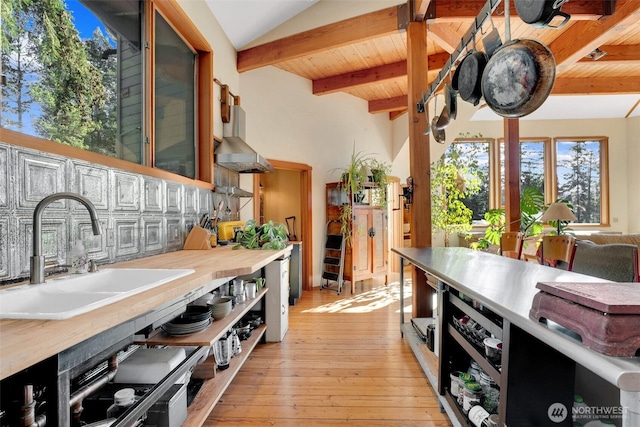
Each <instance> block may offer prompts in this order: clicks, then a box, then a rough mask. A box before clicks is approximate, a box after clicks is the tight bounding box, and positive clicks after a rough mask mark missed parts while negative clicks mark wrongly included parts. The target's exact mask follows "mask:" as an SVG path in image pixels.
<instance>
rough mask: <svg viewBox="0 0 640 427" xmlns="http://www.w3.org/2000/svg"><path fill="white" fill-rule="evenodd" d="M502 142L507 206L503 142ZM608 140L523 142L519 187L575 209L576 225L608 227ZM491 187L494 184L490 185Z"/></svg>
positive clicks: (566, 139)
mask: <svg viewBox="0 0 640 427" xmlns="http://www.w3.org/2000/svg"><path fill="white" fill-rule="evenodd" d="M499 142H500V164H501V173H500V175H501V180H500V183H499V185H500V186H501V188H500V191H501V194H502V201H503V202H502V203H503V204H504V141H502V140H499ZM607 147H608V141H607V138H604V137H598V138H564V137H562V138H555V139H554V140H552V139H551V138H521V140H520V186H521V189H523V188H527V187H534V188H536V189H538V190H540V192H541V193H542V194H544V196H545V202H546V203H552V202H554V201H556V200H558V199H561V200H566V201H568V202H569V203H570V204H572V205H573V208H574V213H575V215H576V217H577V218H578V219H577V221H575V224H590V225H593V224H597V225H603V224H609V212H608V191H607V189H608V148H607ZM490 185H491V186H493V185H494V184H493V183H491V184H490Z"/></svg>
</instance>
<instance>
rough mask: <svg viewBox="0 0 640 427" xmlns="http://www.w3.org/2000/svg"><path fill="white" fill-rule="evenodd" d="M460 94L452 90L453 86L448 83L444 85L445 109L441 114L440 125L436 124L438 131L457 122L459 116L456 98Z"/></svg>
mask: <svg viewBox="0 0 640 427" xmlns="http://www.w3.org/2000/svg"><path fill="white" fill-rule="evenodd" d="M457 96H458V94H457V93H456V91H454V90H453V89H452V88H451V85H450V84H448V83H446V84H445V85H444V104H445V105H444V108H443V109H442V112H441V113H440V118H439V119H438V123H436V129H438V130H440V129H444V128H446V127H447V126H448V125H449V122H451V120H455V119H456V116H457V114H458V108H457V105H456V97H457Z"/></svg>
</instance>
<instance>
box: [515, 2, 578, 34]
mask: <svg viewBox="0 0 640 427" xmlns="http://www.w3.org/2000/svg"><path fill="white" fill-rule="evenodd" d="M566 2H567V0H515V6H516V12H518V16H520V19H522V20H523V21H524V22H526V23H527V24H529V25H533V26H534V27H536V28H554V29H560V28H562V27H564V26H565V25H566V24H567V22H569V19H571V15H569V14H567V13H564V12H562V11H561V10H560V8H561V7H562V5H563V4H565V3H566ZM556 16H560V17H562V18H563V19H562V21H561V22H560V23H559V24H556V25H552V24H551V21H553V19H554V18H555V17H556Z"/></svg>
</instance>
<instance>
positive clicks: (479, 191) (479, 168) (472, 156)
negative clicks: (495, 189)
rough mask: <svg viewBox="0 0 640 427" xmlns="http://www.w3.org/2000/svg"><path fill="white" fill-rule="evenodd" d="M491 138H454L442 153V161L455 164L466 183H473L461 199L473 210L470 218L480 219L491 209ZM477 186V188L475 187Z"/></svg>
mask: <svg viewBox="0 0 640 427" xmlns="http://www.w3.org/2000/svg"><path fill="white" fill-rule="evenodd" d="M492 144H493V140H491V139H477V138H461V139H456V140H455V141H454V142H453V143H452V144H451V145H449V147H447V149H446V151H445V154H444V162H445V163H446V164H453V165H455V166H456V168H457V170H458V171H459V173H461V174H462V175H464V179H465V181H466V183H467V185H470V184H471V185H474V189H473V190H472V191H471V192H470V194H468V195H467V196H466V197H464V198H463V199H461V201H462V202H463V203H464V204H465V206H466V207H468V208H469V209H471V210H472V211H473V216H472V220H473V221H481V220H483V219H484V214H485V213H486V212H487V211H488V210H489V209H492V208H493V206H491V205H490V193H491V187H490V184H491V181H490V176H491V170H492V168H493V162H492V161H490V148H491V145H492ZM475 187H477V188H475Z"/></svg>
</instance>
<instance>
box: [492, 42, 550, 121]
mask: <svg viewBox="0 0 640 427" xmlns="http://www.w3.org/2000/svg"><path fill="white" fill-rule="evenodd" d="M555 78H556V61H555V59H554V57H553V54H552V53H551V51H550V50H549V48H547V47H546V46H545V45H543V44H542V43H540V42H539V41H537V40H533V39H520V40H512V41H510V42H508V43H505V44H504V45H503V46H502V47H501V48H500V49H498V50H497V51H496V52H495V53H494V54H493V56H492V57H491V59H490V60H489V62H488V63H487V66H486V67H485V69H484V73H483V74H482V95H483V96H484V100H485V101H486V102H487V105H488V106H489V108H491V109H492V110H493V111H494V112H495V113H497V114H498V115H500V116H502V117H510V118H515V117H522V116H526V115H527V114H530V113H532V112H534V111H535V110H537V109H538V107H540V106H541V105H542V103H544V101H545V100H546V99H547V97H548V96H549V93H550V92H551V89H552V88H553V83H554V82H555Z"/></svg>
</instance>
